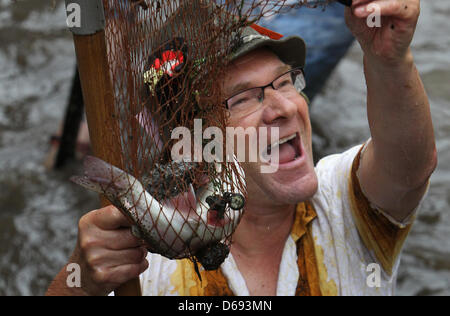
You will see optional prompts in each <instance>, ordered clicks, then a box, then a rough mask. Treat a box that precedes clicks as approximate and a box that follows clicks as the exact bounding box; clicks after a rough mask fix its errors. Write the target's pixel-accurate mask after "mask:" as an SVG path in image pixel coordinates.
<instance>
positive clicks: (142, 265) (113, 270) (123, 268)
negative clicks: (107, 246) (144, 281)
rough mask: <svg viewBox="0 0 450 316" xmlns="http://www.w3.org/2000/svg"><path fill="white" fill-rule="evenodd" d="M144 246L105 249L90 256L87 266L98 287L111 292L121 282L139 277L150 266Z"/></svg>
mask: <svg viewBox="0 0 450 316" xmlns="http://www.w3.org/2000/svg"><path fill="white" fill-rule="evenodd" d="M146 255H147V251H146V250H145V249H144V248H137V249H134V250H125V251H105V252H103V253H101V252H100V253H97V254H96V255H95V256H90V258H89V259H87V260H86V261H87V267H88V268H89V270H90V271H91V272H90V275H91V277H90V279H91V280H92V281H93V282H94V283H95V284H96V287H98V288H104V289H107V291H106V292H110V291H112V290H114V289H115V288H117V287H119V286H120V285H121V284H123V283H125V282H127V281H129V280H131V279H134V278H137V277H139V275H140V274H141V273H143V272H144V271H145V270H146V269H147V268H148V266H149V263H148V261H147V259H146Z"/></svg>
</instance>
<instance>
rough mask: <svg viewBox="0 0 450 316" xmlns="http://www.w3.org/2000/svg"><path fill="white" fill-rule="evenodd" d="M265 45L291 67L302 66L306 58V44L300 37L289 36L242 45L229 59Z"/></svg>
mask: <svg viewBox="0 0 450 316" xmlns="http://www.w3.org/2000/svg"><path fill="white" fill-rule="evenodd" d="M263 47H267V48H269V49H270V50H272V51H273V52H274V53H275V54H276V55H277V56H278V57H279V58H280V59H281V61H283V62H284V63H286V64H288V65H291V66H292V67H293V68H297V67H304V66H305V60H306V44H305V42H304V41H303V39H302V38H301V37H298V36H289V37H286V38H282V39H279V40H272V39H259V40H253V41H252V42H251V43H248V44H246V45H244V46H243V47H242V48H241V49H238V50H237V51H236V52H234V54H233V56H232V58H231V60H232V61H233V60H235V59H237V58H239V57H241V56H244V55H247V54H248V53H250V52H252V51H254V50H255V49H258V48H263Z"/></svg>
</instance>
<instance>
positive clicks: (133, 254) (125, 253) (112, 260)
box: [85, 247, 148, 270]
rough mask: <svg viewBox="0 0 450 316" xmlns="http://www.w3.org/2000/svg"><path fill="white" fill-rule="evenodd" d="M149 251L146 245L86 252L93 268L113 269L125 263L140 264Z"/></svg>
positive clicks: (88, 261) (86, 257)
mask: <svg viewBox="0 0 450 316" xmlns="http://www.w3.org/2000/svg"><path fill="white" fill-rule="evenodd" d="M147 254H148V251H147V249H145V248H144V247H137V248H133V249H123V250H109V249H104V248H101V249H90V250H88V251H86V252H85V259H86V262H87V263H88V266H89V267H90V268H91V269H93V270H96V269H111V268H114V267H118V266H123V265H136V264H137V265H140V264H142V262H143V261H146V259H145V258H146V257H147Z"/></svg>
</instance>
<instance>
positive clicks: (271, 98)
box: [225, 49, 317, 206]
mask: <svg viewBox="0 0 450 316" xmlns="http://www.w3.org/2000/svg"><path fill="white" fill-rule="evenodd" d="M284 72H286V65H285V64H284V63H283V62H282V61H281V60H280V59H279V58H278V57H277V56H276V55H275V54H274V53H272V52H271V51H270V50H266V49H259V50H255V51H253V52H251V53H249V54H247V55H246V56H243V57H240V58H238V59H237V60H235V61H234V62H233V63H232V64H231V65H230V66H229V68H228V69H227V76H226V79H225V94H226V95H227V96H232V95H234V94H236V93H237V92H240V91H241V90H242V87H247V88H253V87H258V86H264V85H267V84H269V83H270V82H271V81H273V80H274V79H276V78H277V77H279V76H280V75H282V74H283V73H284ZM228 125H229V126H232V127H242V128H244V129H247V128H249V127H254V128H256V129H257V130H259V128H261V127H262V128H268V129H269V130H270V128H272V127H278V128H279V134H280V140H281V142H282V140H283V139H286V138H288V139H290V138H293V137H295V138H294V139H292V140H290V141H288V142H286V143H284V144H282V145H280V146H279V147H278V149H279V165H278V170H277V171H276V172H274V173H261V165H262V164H265V162H263V161H259V162H256V163H250V162H248V163H242V166H243V168H244V170H245V172H246V181H247V189H248V193H249V200H248V204H247V205H248V206H251V205H254V206H257V205H261V204H262V205H274V206H276V205H286V204H296V203H298V202H301V201H305V200H307V199H309V198H310V197H312V196H313V195H314V194H315V192H316V191H317V177H316V174H315V171H314V163H313V158H312V142H311V123H310V120H309V111H308V104H307V103H306V100H305V99H304V98H303V97H302V96H301V95H300V94H298V93H294V94H290V95H288V96H286V95H284V94H283V93H281V92H280V91H275V90H273V89H272V88H271V87H268V88H266V89H265V94H264V101H263V103H262V106H261V107H260V109H259V110H257V111H256V112H253V113H251V114H249V115H245V116H242V115H239V114H238V113H233V112H231V116H230V120H229V124H228ZM268 135H270V131H269V132H268ZM258 137H260V136H258ZM258 143H260V141H258ZM270 143H271V139H270V136H269V137H268V139H267V144H270ZM274 145H275V144H274ZM272 150H273V148H272Z"/></svg>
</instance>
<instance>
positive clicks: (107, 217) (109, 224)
mask: <svg viewBox="0 0 450 316" xmlns="http://www.w3.org/2000/svg"><path fill="white" fill-rule="evenodd" d="M88 215H89V216H90V217H91V218H90V221H92V224H94V225H96V226H97V227H99V228H101V229H104V230H116V229H118V228H121V227H131V224H130V221H129V220H128V219H127V218H126V217H125V215H123V214H122V213H121V212H120V211H119V210H118V209H117V208H116V207H114V206H113V205H109V206H107V207H104V208H101V209H99V210H96V211H93V212H91V213H89V214H88Z"/></svg>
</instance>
